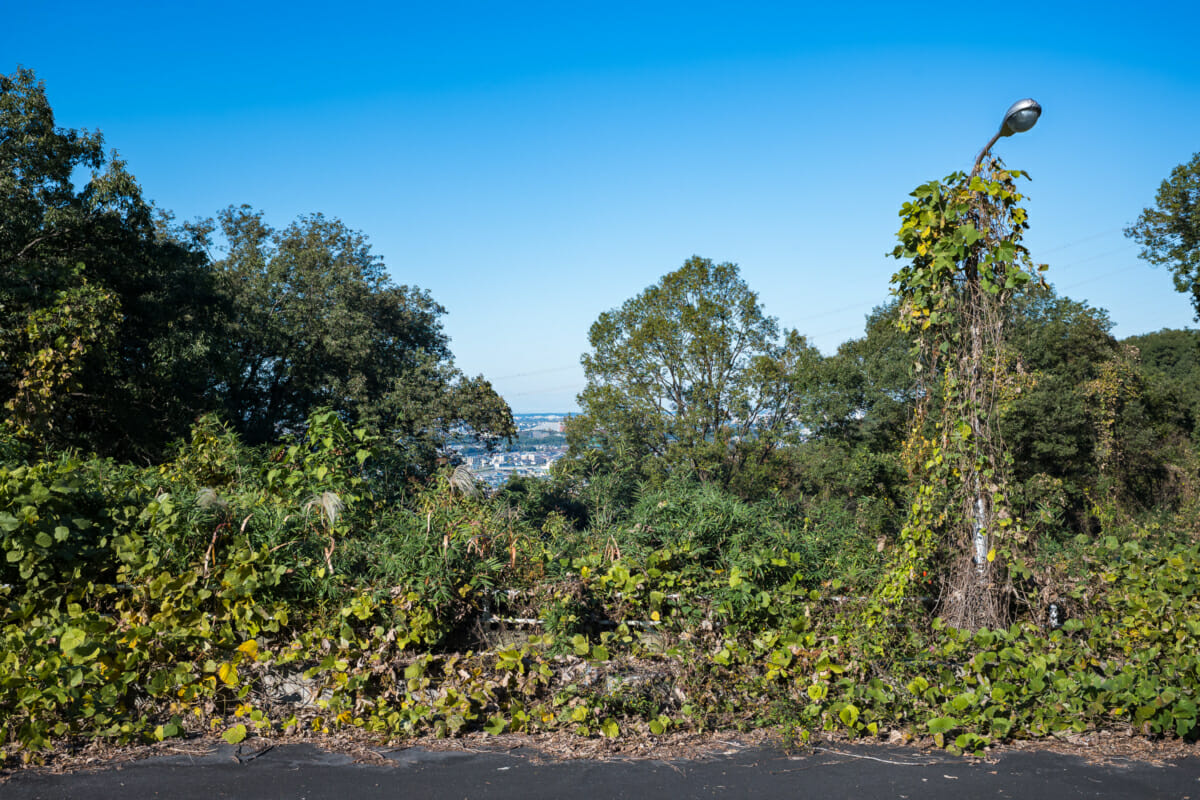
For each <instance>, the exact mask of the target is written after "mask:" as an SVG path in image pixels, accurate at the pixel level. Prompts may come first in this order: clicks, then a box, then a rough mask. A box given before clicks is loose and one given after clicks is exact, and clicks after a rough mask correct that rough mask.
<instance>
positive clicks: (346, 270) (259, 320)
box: [0, 69, 516, 466]
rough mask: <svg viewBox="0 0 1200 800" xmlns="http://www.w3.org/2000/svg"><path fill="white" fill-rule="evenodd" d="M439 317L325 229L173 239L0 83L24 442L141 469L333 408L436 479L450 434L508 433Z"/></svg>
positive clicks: (347, 233)
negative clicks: (454, 352) (201, 429)
mask: <svg viewBox="0 0 1200 800" xmlns="http://www.w3.org/2000/svg"><path fill="white" fill-rule="evenodd" d="M80 174H87V178H86V180H85V182H84V183H83V185H82V187H77V186H76V180H77V178H78V176H79V175H80ZM218 231H219V236H218V237H214V235H213V234H214V233H216V232H218ZM214 238H216V240H217V244H216V246H217V247H218V251H219V253H220V256H221V257H220V258H218V259H215V260H214V259H213V258H212V257H211V255H210V253H211V252H212V250H213V248H214ZM443 313H444V309H443V308H442V307H441V306H439V305H438V304H437V303H436V302H434V301H433V299H432V298H431V297H430V296H429V295H428V293H426V292H424V291H422V290H420V289H417V288H415V287H408V286H399V285H396V284H394V283H392V281H391V279H390V278H389V277H388V275H387V273H386V271H385V269H384V265H383V263H382V261H381V260H380V259H379V258H378V257H377V256H375V255H374V254H372V253H371V249H370V246H369V244H368V242H367V239H366V237H365V236H364V235H363V234H361V233H359V232H357V231H354V230H351V229H350V228H348V227H347V226H346V225H344V224H343V223H342V222H341V221H339V220H336V219H329V218H326V217H324V216H322V215H320V214H312V215H309V216H305V217H301V218H300V219H298V220H297V221H295V222H294V223H292V224H291V225H290V226H288V227H287V228H285V229H283V230H281V231H277V230H275V229H273V228H272V227H271V226H269V225H268V224H267V223H266V222H265V221H264V217H263V214H262V213H261V212H258V211H255V210H253V209H251V208H249V207H246V206H240V207H230V208H228V209H226V210H225V211H223V212H221V213H220V214H219V216H218V219H217V220H216V221H212V220H201V221H198V222H195V223H191V224H187V225H175V224H174V223H173V221H172V219H171V216H170V214H168V213H166V212H162V211H159V210H157V209H155V208H154V206H153V205H152V204H151V203H149V202H148V201H146V200H145V199H144V198H143V196H142V191H141V188H140V187H139V186H138V184H137V181H136V180H135V179H134V178H133V176H132V175H131V174H130V173H129V172H128V171H127V169H126V167H125V164H124V162H122V161H121V160H120V159H118V158H117V157H116V156H115V155H113V156H106V155H105V153H104V148H103V139H102V137H101V135H100V134H99V133H98V132H88V131H79V130H74V129H66V128H61V127H58V126H57V125H56V124H55V120H54V113H53V111H52V109H51V107H50V104H49V101H48V100H47V98H46V93H45V88H44V86H43V85H42V83H40V82H39V81H38V80H37V79H36V77H35V76H34V74H33V73H32V72H31V71H29V70H24V69H21V70H18V71H17V72H16V73H15V74H13V75H11V76H0V395H2V396H0V402H2V403H4V406H5V409H6V411H7V417H8V419H9V420H10V422H11V423H12V424H13V426H15V430H16V431H17V432H18V434H19V435H20V436H21V437H22V438H24V439H26V440H28V441H31V442H34V443H36V444H38V445H41V446H46V447H51V448H64V447H76V448H82V449H85V450H91V451H93V452H97V453H100V454H102V455H111V456H117V457H122V458H138V459H146V460H151V459H154V458H157V457H159V456H161V455H162V454H163V453H164V452H166V448H167V446H168V445H170V444H171V443H172V442H173V441H175V440H177V439H179V438H180V437H182V436H184V435H185V434H186V432H187V430H188V428H189V427H190V425H191V423H192V422H193V421H194V420H195V419H196V417H197V416H198V415H200V414H203V413H205V412H208V411H212V410H217V409H221V410H224V411H225V412H226V414H227V415H228V417H229V419H230V421H231V422H232V423H233V425H234V427H235V429H236V430H237V431H238V432H239V433H241V434H243V435H244V436H245V437H246V439H247V440H248V441H250V442H253V443H262V442H268V441H272V440H274V439H276V438H278V437H279V436H281V435H283V434H286V433H294V432H298V431H300V430H301V429H302V428H303V426H304V425H305V420H306V419H308V417H309V416H310V415H311V414H312V413H313V411H315V410H316V409H317V408H319V407H329V408H332V409H334V410H336V411H337V412H338V413H339V414H340V415H342V416H343V418H344V419H346V420H347V421H348V422H352V423H354V424H355V425H361V426H366V427H367V428H369V429H371V430H373V431H374V432H376V433H378V434H380V435H382V436H385V437H387V438H388V441H389V442H390V444H391V445H392V446H393V447H392V451H393V452H395V453H397V454H402V455H401V456H400V457H402V458H403V459H404V460H405V461H406V463H407V464H408V465H410V466H412V465H418V464H420V465H425V466H428V465H429V464H431V463H432V460H433V457H434V455H435V451H436V450H437V449H438V448H439V447H440V446H441V444H442V443H443V442H444V441H445V439H446V437H447V436H448V435H449V433H450V431H451V430H452V429H458V428H464V429H466V430H467V432H469V433H473V434H475V435H476V436H477V437H479V438H481V439H483V440H484V441H485V442H494V441H497V440H499V439H503V438H506V437H511V436H514V435H515V433H516V431H515V427H514V425H513V421H512V416H511V413H510V412H509V409H508V406H507V405H506V404H505V403H504V401H503V400H502V399H501V398H500V397H499V396H498V395H497V394H496V393H495V391H494V390H493V389H492V387H491V385H490V384H489V383H488V382H487V381H486V380H485V379H484V378H483V377H482V376H480V377H475V378H467V377H466V376H464V375H462V374H461V373H460V372H459V371H458V370H457V369H456V368H455V366H454V363H453V359H452V356H451V353H450V349H449V341H448V339H447V337H446V336H445V334H444V333H443V332H442V327H441V322H440V317H441V315H442V314H443Z"/></svg>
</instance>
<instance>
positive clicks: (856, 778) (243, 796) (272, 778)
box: [0, 745, 1200, 800]
mask: <svg viewBox="0 0 1200 800" xmlns="http://www.w3.org/2000/svg"><path fill="white" fill-rule="evenodd" d="M238 753H239V751H237V749H236V748H233V747H229V746H224V745H223V746H221V747H219V748H217V749H215V750H214V751H213V752H212V753H210V754H208V755H205V756H202V757H193V756H172V757H166V758H153V759H146V760H144V761H136V762H130V763H125V764H120V765H114V766H113V767H111V768H108V769H104V770H99V771H90V772H77V773H73V774H67V775H52V774H46V773H38V772H36V771H32V770H31V771H25V772H20V773H18V774H16V775H14V776H12V777H11V778H9V780H8V781H6V782H5V783H0V800H35V799H36V800H76V799H78V800H110V799H111V800H131V799H137V800H140V799H141V798H159V797H161V798H170V800H191V798H196V799H197V800H214V799H215V798H229V799H230V800H234V799H236V800H274V799H275V798H279V799H280V800H284V799H286V800H323V799H324V798H333V799H334V800H375V798H473V799H474V798H480V799H483V798H514V799H518V798H519V800H532V799H533V798H581V799H582V798H624V797H628V798H647V797H653V798H663V797H665V798H670V800H684V798H702V797H703V798H707V797H772V798H774V797H788V798H817V800H834V798H854V800H870V799H871V798H889V800H896V798H901V799H904V798H912V799H913V800H927V799H929V798H933V799H934V800H937V799H938V798H953V799H954V800H976V798H1016V799H1018V800H1071V799H1072V798H1096V797H1101V798H1118V797H1120V798H1139V799H1140V798H1171V799H1172V800H1200V757H1188V758H1184V759H1182V760H1178V761H1174V762H1171V763H1169V764H1167V765H1165V766H1156V765H1152V764H1147V763H1142V762H1122V763H1118V764H1115V765H1113V764H1108V765H1099V764H1090V763H1088V762H1086V761H1084V760H1083V759H1081V758H1078V757H1075V756H1064V755H1059V754H1055V753H1050V752H1012V753H1007V754H1005V755H1003V756H1001V757H1000V759H999V761H998V762H996V763H987V762H983V761H975V760H968V759H962V758H957V757H953V756H948V755H943V754H940V753H935V754H929V753H919V752H915V751H913V750H906V749H901V748H881V747H862V746H858V747H856V746H843V747H838V748H832V747H831V748H825V749H818V750H816V751H814V752H811V753H807V754H803V755H788V754H787V753H783V752H780V751H777V750H765V749H757V750H744V751H741V752H739V753H736V754H734V755H728V756H716V757H706V758H700V759H694V760H686V761H587V760H573V761H556V760H549V759H546V758H545V757H543V756H541V755H539V754H538V753H536V752H533V751H529V750H521V749H518V750H512V751H508V752H504V753H464V752H434V751H429V750H424V749H421V748H410V749H406V750H398V751H392V752H384V753H382V755H383V756H384V757H385V758H386V759H387V761H388V763H387V765H378V764H375V765H364V764H357V763H354V762H353V761H352V759H351V758H350V757H349V756H345V755H338V754H332V753H326V752H323V751H321V750H319V749H317V748H315V747H312V746H310V745H287V746H280V747H275V748H272V749H270V750H269V751H266V752H263V753H261V754H259V755H257V757H252V758H251V759H250V760H246V759H245V758H244V756H245V753H243V758H242V759H240V760H239V757H238ZM249 755H251V756H253V755H254V754H249Z"/></svg>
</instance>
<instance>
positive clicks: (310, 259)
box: [215, 206, 515, 462]
mask: <svg viewBox="0 0 1200 800" xmlns="http://www.w3.org/2000/svg"><path fill="white" fill-rule="evenodd" d="M218 225H219V228H220V231H221V232H222V234H223V236H224V241H223V250H224V257H223V258H220V259H219V260H217V261H216V262H215V269H216V272H217V275H218V279H219V284H220V287H221V291H222V293H223V294H224V295H225V296H226V297H227V300H228V308H229V315H230V317H229V320H228V330H229V331H230V345H231V348H232V349H231V361H232V363H231V365H230V366H229V368H228V373H227V376H228V377H227V380H226V383H225V385H223V386H222V387H220V394H221V396H222V398H223V400H224V404H225V407H226V410H227V412H228V414H229V416H230V417H231V419H232V420H233V422H234V424H235V425H236V426H237V427H238V429H239V430H240V431H241V432H242V434H243V435H244V436H245V437H246V438H247V439H248V440H249V441H251V442H266V441H271V440H273V439H275V438H276V437H278V436H279V435H280V434H282V433H285V432H288V431H294V430H297V429H299V428H300V427H301V426H302V425H303V424H304V420H305V419H306V418H307V417H308V415H309V413H311V411H312V410H313V409H314V408H316V407H318V406H329V407H331V408H334V409H336V410H337V411H338V412H339V413H341V414H343V415H345V416H347V417H348V418H350V419H352V420H353V421H354V422H355V424H361V425H366V426H368V427H370V428H372V429H374V430H376V431H377V432H378V433H380V434H381V435H384V436H386V437H387V438H388V441H389V442H390V443H391V444H392V445H393V446H395V447H398V448H399V449H400V450H402V451H404V452H405V453H407V456H406V457H407V458H409V459H412V460H416V461H420V462H428V461H429V460H430V459H431V458H432V457H433V455H434V451H435V450H436V449H437V448H438V447H439V446H440V445H441V444H442V443H443V442H444V440H445V438H446V436H448V435H449V432H450V431H451V430H452V429H454V428H458V427H465V428H467V429H469V430H470V431H471V432H473V433H474V434H475V435H476V436H478V437H479V438H482V439H484V440H485V441H496V440H498V439H502V438H506V437H511V436H513V435H515V428H514V425H513V421H512V415H511V413H510V411H509V409H508V406H507V405H506V404H505V403H504V402H503V400H501V399H500V398H499V396H497V395H496V393H495V391H494V390H493V389H492V387H491V385H490V384H489V383H488V382H487V381H486V380H484V379H483V378H482V377H477V378H472V379H468V378H466V377H465V376H463V375H462V374H461V373H460V372H459V371H458V370H457V369H456V368H455V367H454V364H453V361H452V358H451V353H450V349H449V341H448V339H447V337H446V335H445V334H444V333H443V332H442V326H441V321H440V317H441V315H442V314H443V313H444V309H443V308H442V307H441V306H440V305H438V304H437V303H435V302H434V301H433V299H432V298H431V297H430V296H429V295H428V293H426V292H424V291H422V290H420V289H417V288H415V287H408V286H398V285H395V284H394V283H392V282H391V280H390V278H389V277H388V275H387V272H386V271H385V268H384V265H383V262H382V261H381V260H380V259H379V258H378V257H377V256H375V255H374V254H373V253H372V252H371V248H370V245H369V244H368V242H367V239H366V237H365V236H363V235H362V234H361V233H359V232H357V231H354V230H351V229H349V228H347V227H346V226H345V225H344V224H343V223H342V222H340V221H339V220H336V219H329V218H326V217H324V216H322V215H320V214H314V215H311V216H306V217H302V218H300V219H299V220H297V221H296V222H294V223H292V224H291V225H289V226H288V227H287V228H285V229H284V230H281V231H277V230H274V229H273V228H271V227H270V226H269V225H267V224H266V222H265V221H264V220H263V215H262V213H261V212H259V211H255V210H254V209H252V208H250V207H248V206H240V207H230V208H227V209H225V210H224V211H223V212H221V214H220V215H219V218H218Z"/></svg>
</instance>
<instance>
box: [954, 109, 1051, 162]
mask: <svg viewBox="0 0 1200 800" xmlns="http://www.w3.org/2000/svg"><path fill="white" fill-rule="evenodd" d="M1041 115H1042V107H1041V106H1040V105H1039V104H1038V102H1037V101H1036V100H1034V99H1033V98H1031V97H1026V98H1025V99H1024V100H1018V101H1017V102H1015V103H1013V104H1012V105H1011V106H1009V107H1008V111H1005V112H1004V121H1003V122H1001V123H1000V130H998V131H996V135H995V136H993V137H992V138H991V140H990V141H989V142H988V143H987V144H985V145H984V146H983V149H982V150H980V151H979V155H978V156H977V157H976V158H975V169H973V170H971V174H972V175H974V174H975V173H976V172H978V171H979V165H980V164H982V163H983V158H984V156H986V155H987V154H988V151H989V150H991V149H992V145H994V144H995V143H996V142H998V141H999V140H1000V137H1001V136H1012V135H1013V134H1014V133H1024V132H1025V131H1027V130H1029V129H1030V128H1032V127H1033V126H1034V125H1035V124H1037V121H1038V117H1040V116H1041Z"/></svg>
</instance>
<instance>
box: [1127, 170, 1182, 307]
mask: <svg viewBox="0 0 1200 800" xmlns="http://www.w3.org/2000/svg"><path fill="white" fill-rule="evenodd" d="M1198 208H1200V153H1196V154H1195V155H1193V156H1192V160H1191V161H1189V162H1187V163H1186V164H1180V165H1179V166H1177V167H1175V168H1174V169H1172V170H1171V175H1170V177H1168V178H1167V179H1166V180H1164V181H1163V182H1162V183H1161V184H1160V185H1159V187H1158V192H1157V194H1155V196H1154V206H1153V207H1152V208H1146V209H1144V210H1143V211H1142V213H1141V215H1140V216H1139V217H1138V219H1137V221H1136V222H1135V223H1134V224H1133V225H1131V226H1129V227H1128V228H1126V229H1125V235H1126V236H1128V237H1130V238H1131V239H1133V240H1135V241H1136V242H1137V243H1138V244H1140V245H1141V246H1142V252H1141V257H1142V258H1144V259H1145V260H1147V261H1149V262H1150V263H1151V264H1153V265H1154V266H1164V265H1165V266H1166V267H1168V268H1169V269H1170V270H1171V274H1172V276H1173V277H1174V280H1175V288H1176V290H1178V291H1180V292H1188V293H1190V294H1191V295H1192V306H1193V307H1194V308H1195V309H1196V315H1197V316H1196V318H1197V319H1198V320H1200V213H1197V209H1198Z"/></svg>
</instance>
